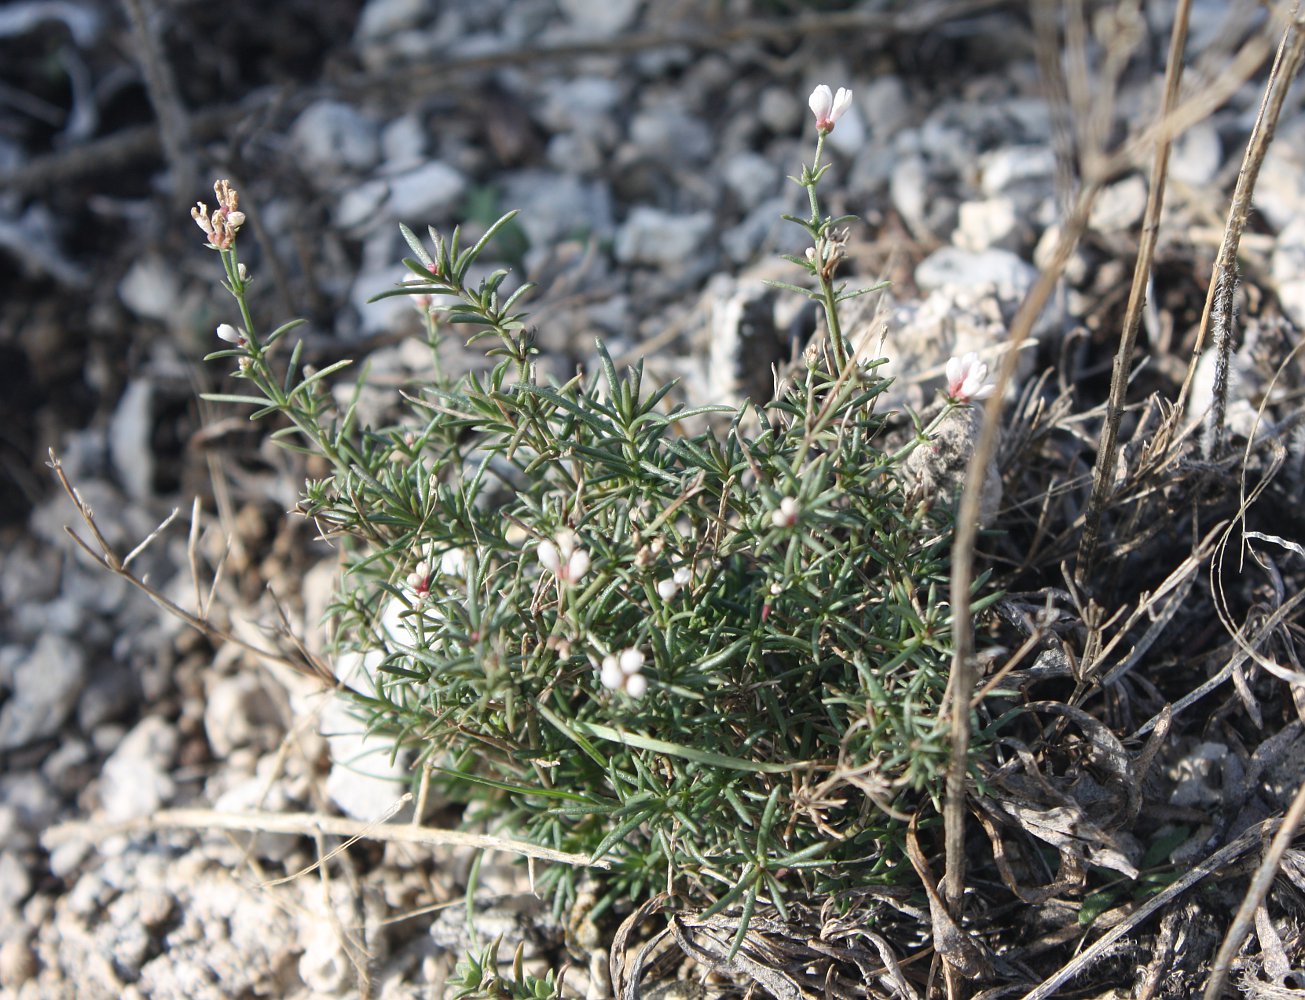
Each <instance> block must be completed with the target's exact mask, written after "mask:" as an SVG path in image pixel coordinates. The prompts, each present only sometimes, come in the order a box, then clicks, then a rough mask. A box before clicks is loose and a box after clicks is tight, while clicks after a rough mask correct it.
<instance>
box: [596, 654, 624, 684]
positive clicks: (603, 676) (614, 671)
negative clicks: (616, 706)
mask: <svg viewBox="0 0 1305 1000" xmlns="http://www.w3.org/2000/svg"><path fill="white" fill-rule="evenodd" d="M598 679H599V680H601V681H602V682H603V687H605V688H607V689H608V690H609V691H615V690H616V689H617V688H619V687H621V686H622V685H624V684H625V674H623V673H621V665H620V664H619V663H618V662H617V660H616V657H615V656H613V655H612V654H611V653H609V654H608V655H606V656H604V657H603V665H602V669H601V670H600V671H599V674H598Z"/></svg>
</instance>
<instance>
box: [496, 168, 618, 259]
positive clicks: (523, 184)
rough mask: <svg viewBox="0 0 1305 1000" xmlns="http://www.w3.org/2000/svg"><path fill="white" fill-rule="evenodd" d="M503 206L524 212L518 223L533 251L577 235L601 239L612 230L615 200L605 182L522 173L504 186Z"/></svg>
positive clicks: (546, 172) (547, 172)
mask: <svg viewBox="0 0 1305 1000" xmlns="http://www.w3.org/2000/svg"><path fill="white" fill-rule="evenodd" d="M503 205H504V207H505V208H516V209H520V210H521V214H520V215H518V216H517V218H516V221H517V222H518V223H519V224H520V225H521V228H522V229H523V230H524V231H525V234H526V239H528V240H529V241H530V245H531V246H532V247H549V246H553V245H554V244H556V243H558V242H560V241H562V240H565V239H570V238H572V237H574V236H575V235H576V234H577V233H583V234H585V235H592V236H597V237H600V238H602V237H606V236H609V235H610V233H611V230H612V196H611V192H610V190H609V189H608V187H607V185H606V184H605V183H603V182H602V181H583V180H581V179H580V178H578V177H575V176H574V175H571V174H565V173H558V172H554V171H551V170H519V171H516V172H515V173H513V174H511V175H509V176H508V178H507V179H506V182H505V183H504V185H503Z"/></svg>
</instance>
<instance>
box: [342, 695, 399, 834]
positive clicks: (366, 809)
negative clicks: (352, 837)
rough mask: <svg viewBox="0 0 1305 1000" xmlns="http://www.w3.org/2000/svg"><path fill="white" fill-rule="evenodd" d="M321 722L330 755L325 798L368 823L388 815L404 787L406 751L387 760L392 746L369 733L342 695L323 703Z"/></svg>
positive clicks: (347, 813) (348, 813)
mask: <svg viewBox="0 0 1305 1000" xmlns="http://www.w3.org/2000/svg"><path fill="white" fill-rule="evenodd" d="M320 726H321V732H322V735H323V736H324V737H325V738H326V744H327V748H328V750H329V752H330V755H331V771H330V774H328V775H327V778H326V794H327V796H329V797H330V799H331V801H332V802H334V803H335V804H336V806H337V807H339V809H340V810H341V811H342V812H343V813H345V814H346V815H348V816H352V817H353V818H354V819H359V820H364V821H368V822H370V821H373V820H380V819H383V818H384V817H386V816H387V815H389V814H390V812H391V810H392V809H393V808H394V806H395V804H396V803H397V802H398V801H399V799H400V797H401V796H402V795H403V794H404V792H405V791H406V790H407V788H406V782H407V780H408V778H409V771H408V759H407V755H406V754H399V755H398V756H397V757H396V758H395V759H393V760H391V750H392V746H391V744H390V743H389V742H388V741H387V740H386V739H384V738H383V737H381V736H368V735H367V734H366V732H365V726H364V724H363V722H362V721H361V719H360V718H359V717H358V716H357V715H356V714H354V711H353V710H351V708H350V706H349V703H348V702H346V701H345V700H344V699H343V698H340V697H336V698H332V699H331V701H330V702H329V703H328V704H327V705H326V707H325V708H324V709H323V711H322V715H321V722H320Z"/></svg>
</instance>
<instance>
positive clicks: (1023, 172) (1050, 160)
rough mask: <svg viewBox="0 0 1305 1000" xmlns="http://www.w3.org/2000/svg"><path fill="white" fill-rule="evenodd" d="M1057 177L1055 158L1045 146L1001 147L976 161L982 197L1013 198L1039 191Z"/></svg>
mask: <svg viewBox="0 0 1305 1000" xmlns="http://www.w3.org/2000/svg"><path fill="white" fill-rule="evenodd" d="M1055 175H1056V154H1055V153H1054V152H1053V151H1052V150H1051V148H1050V147H1048V146H1004V147H1002V148H1000V149H994V150H992V151H991V152H988V153H984V154H983V155H982V156H980V157H979V184H980V186H981V187H982V189H983V193H984V194H989V195H996V194H1009V195H1014V194H1016V193H1017V192H1018V191H1020V190H1021V189H1023V190H1028V189H1029V188H1030V187H1035V188H1037V189H1039V190H1041V189H1042V188H1045V187H1046V186H1048V185H1049V184H1050V183H1051V180H1052V178H1054V177H1055Z"/></svg>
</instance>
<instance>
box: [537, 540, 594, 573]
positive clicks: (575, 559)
mask: <svg viewBox="0 0 1305 1000" xmlns="http://www.w3.org/2000/svg"><path fill="white" fill-rule="evenodd" d="M539 561H540V562H541V563H542V564H543V566H544V569H546V570H548V571H549V572H550V573H552V574H553V575H554V576H555V577H557V578H558V580H559V581H561V582H562V583H572V584H574V583H579V582H580V581H581V580H583V579H584V575H585V574H586V573H588V572H589V553H588V552H586V551H585V550H584V549H581V548H577V547H576V538H575V532H574V531H570V530H568V529H563V530H562V531H559V532H558V533H557V535H556V536H555V537H554V538H553V540H552V541H549V540H548V539H547V538H546V539H544V540H543V541H542V542H540V543H539Z"/></svg>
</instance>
